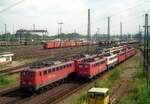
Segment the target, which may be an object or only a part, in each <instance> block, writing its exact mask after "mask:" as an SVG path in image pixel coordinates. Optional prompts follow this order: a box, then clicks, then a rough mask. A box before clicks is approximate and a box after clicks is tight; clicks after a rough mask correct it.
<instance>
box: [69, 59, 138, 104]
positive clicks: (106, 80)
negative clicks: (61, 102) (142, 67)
mask: <svg viewBox="0 0 150 104" xmlns="http://www.w3.org/2000/svg"><path fill="white" fill-rule="evenodd" d="M137 59H138V57H137V56H134V57H132V58H130V59H129V60H128V61H126V62H124V63H122V64H120V65H118V66H117V67H115V68H114V69H112V70H111V71H110V72H109V73H107V74H106V75H105V76H104V77H103V78H102V79H100V81H95V82H94V83H93V84H91V85H90V86H91V87H105V88H109V89H110V88H111V87H112V86H114V85H116V84H117V83H118V82H119V80H118V79H119V77H120V75H121V73H123V71H124V70H125V69H126V68H127V65H129V64H134V63H135V62H137ZM87 101H88V100H87V91H82V92H81V94H80V95H79V96H78V97H75V98H74V99H73V102H72V103H71V104H87V103H88V102H87ZM126 104H130V103H126ZM131 104H132V103H131Z"/></svg>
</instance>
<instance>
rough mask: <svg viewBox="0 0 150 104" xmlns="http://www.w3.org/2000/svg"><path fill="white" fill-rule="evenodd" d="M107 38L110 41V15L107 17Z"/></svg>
mask: <svg viewBox="0 0 150 104" xmlns="http://www.w3.org/2000/svg"><path fill="white" fill-rule="evenodd" d="M107 39H108V41H110V17H108V30H107Z"/></svg>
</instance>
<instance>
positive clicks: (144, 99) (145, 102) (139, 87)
mask: <svg viewBox="0 0 150 104" xmlns="http://www.w3.org/2000/svg"><path fill="white" fill-rule="evenodd" d="M139 57H141V56H139ZM139 59H140V58H137V61H136V68H137V72H136V76H135V80H134V84H133V86H134V87H133V91H132V92H130V93H129V96H125V97H123V98H122V99H121V100H120V102H119V104H150V84H149V87H148V85H147V79H146V76H145V75H143V70H142V67H141V66H140V65H139V64H138V63H139V61H140V60H139Z"/></svg>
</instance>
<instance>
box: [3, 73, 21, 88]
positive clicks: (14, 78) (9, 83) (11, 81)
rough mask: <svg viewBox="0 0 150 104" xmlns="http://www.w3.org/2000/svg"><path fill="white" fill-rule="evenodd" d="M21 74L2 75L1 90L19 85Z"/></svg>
mask: <svg viewBox="0 0 150 104" xmlns="http://www.w3.org/2000/svg"><path fill="white" fill-rule="evenodd" d="M19 82H20V76H19V74H14V75H9V76H0V90H4V89H8V88H11V87H14V86H17V85H19Z"/></svg>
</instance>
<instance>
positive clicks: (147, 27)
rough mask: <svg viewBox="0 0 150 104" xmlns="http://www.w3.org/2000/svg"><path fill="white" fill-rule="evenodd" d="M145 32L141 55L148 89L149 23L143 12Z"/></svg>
mask: <svg viewBox="0 0 150 104" xmlns="http://www.w3.org/2000/svg"><path fill="white" fill-rule="evenodd" d="M144 28H145V32H144V55H143V57H144V58H143V59H144V60H143V64H144V67H143V72H144V75H146V77H147V87H148V89H149V59H148V58H149V55H148V53H149V47H148V45H149V35H148V32H149V25H148V14H145V26H144Z"/></svg>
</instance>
